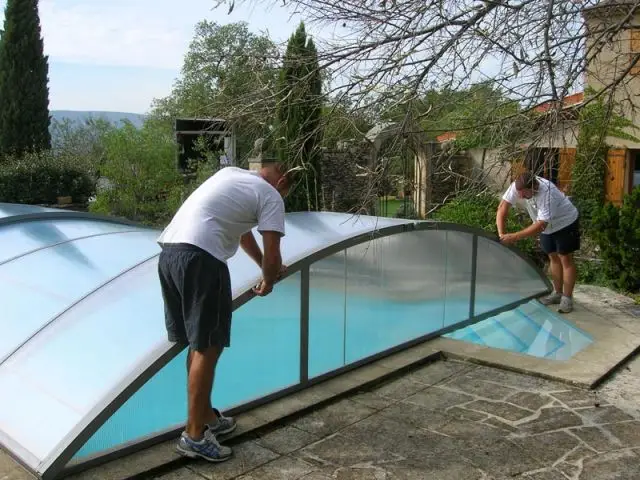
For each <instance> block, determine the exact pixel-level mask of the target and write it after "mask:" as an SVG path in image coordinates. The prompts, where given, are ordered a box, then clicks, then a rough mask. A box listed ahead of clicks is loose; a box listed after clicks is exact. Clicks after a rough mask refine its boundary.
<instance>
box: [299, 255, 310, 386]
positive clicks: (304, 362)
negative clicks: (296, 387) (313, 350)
mask: <svg viewBox="0 0 640 480" xmlns="http://www.w3.org/2000/svg"><path fill="white" fill-rule="evenodd" d="M307 381H309V266H308V265H307V266H306V267H304V268H303V269H302V270H301V272H300V382H301V383H305V382H307Z"/></svg>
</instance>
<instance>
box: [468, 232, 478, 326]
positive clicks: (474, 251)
mask: <svg viewBox="0 0 640 480" xmlns="http://www.w3.org/2000/svg"><path fill="white" fill-rule="evenodd" d="M477 270H478V236H477V235H475V234H474V235H473V239H472V240H471V292H470V294H469V318H473V317H474V315H475V303H476V278H477Z"/></svg>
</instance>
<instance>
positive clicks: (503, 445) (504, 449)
mask: <svg viewBox="0 0 640 480" xmlns="http://www.w3.org/2000/svg"><path fill="white" fill-rule="evenodd" d="M464 456H465V457H466V458H468V459H469V460H471V462H472V463H473V464H474V465H475V466H476V467H478V468H480V469H482V470H483V471H485V472H487V473H489V474H490V475H494V476H495V477H497V478H504V477H515V476H517V475H521V474H523V473H524V472H530V471H532V470H538V469H541V468H544V467H545V465H544V464H543V463H542V462H541V461H540V460H538V459H536V458H534V457H532V456H530V455H529V454H528V453H527V452H525V451H524V450H523V449H522V448H520V447H518V446H517V445H516V444H514V443H511V442H509V441H506V440H497V441H495V442H490V443H486V444H480V445H478V446H477V447H476V448H471V449H468V450H465V452H464Z"/></svg>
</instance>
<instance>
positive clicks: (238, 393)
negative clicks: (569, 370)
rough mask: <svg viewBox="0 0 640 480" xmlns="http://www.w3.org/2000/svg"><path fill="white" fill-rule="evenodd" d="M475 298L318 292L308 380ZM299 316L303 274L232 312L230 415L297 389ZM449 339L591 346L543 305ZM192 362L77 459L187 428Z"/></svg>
mask: <svg viewBox="0 0 640 480" xmlns="http://www.w3.org/2000/svg"><path fill="white" fill-rule="evenodd" d="M460 291H466V292H469V290H468V289H461V290H460ZM520 295H521V294H518V293H515V292H511V293H506V294H505V293H503V294H501V295H494V296H488V295H485V296H483V297H482V298H478V297H476V303H475V310H476V311H477V312H478V311H480V312H482V311H488V310H491V309H495V308H497V307H500V306H501V305H505V304H508V303H510V302H513V301H516V300H519V299H520V298H522V297H521V296H520ZM469 300H470V299H469V295H467V294H460V293H458V294H455V295H454V294H451V295H448V296H445V298H438V299H432V300H428V301H425V300H422V301H407V300H406V299H405V300H404V301H400V300H398V301H395V300H392V299H389V298H380V297H377V296H376V295H366V296H365V295H359V294H350V295H345V293H344V290H343V291H342V292H341V291H340V288H339V287H335V289H334V288H333V287H332V288H330V289H329V288H327V289H322V288H318V289H312V290H311V294H310V305H309V309H310V318H309V377H310V378H313V377H315V376H318V375H321V374H323V373H326V372H329V371H332V370H335V369H336V368H339V367H341V366H344V365H347V364H350V363H353V362H355V361H357V360H359V359H362V358H365V357H368V356H370V355H373V354H375V353H378V352H381V351H384V350H386V349H388V348H390V347H393V346H395V345H398V344H401V343H403V342H406V341H409V340H411V339H414V338H418V337H421V336H423V335H425V334H428V333H431V332H435V331H437V330H439V329H441V328H443V327H446V326H450V325H453V324H455V323H457V322H460V321H463V320H465V319H467V318H468V314H469ZM299 315H300V293H299V275H295V276H293V277H291V278H290V279H288V280H286V281H285V282H283V283H282V284H281V285H280V286H279V288H278V289H276V290H274V292H273V293H272V294H271V295H269V296H268V297H265V298H256V299H254V300H252V301H251V302H249V303H247V304H246V305H244V306H243V307H241V308H240V309H239V310H238V311H237V312H235V313H234V320H233V326H232V338H231V348H229V349H227V350H226V351H225V352H224V354H223V355H222V357H221V360H220V363H219V366H218V370H217V373H216V378H215V386H214V394H213V404H214V406H216V407H218V408H221V409H227V408H230V407H233V406H235V405H239V404H243V403H246V402H249V401H251V400H253V399H256V398H259V397H263V396H265V395H267V394H269V393H272V392H275V391H278V390H281V389H283V388H286V387H288V386H291V385H294V384H296V383H298V381H299V374H300V370H299V363H300V320H299V318H300V317H299ZM448 336H449V337H450V338H455V339H460V340H464V341H471V342H474V343H479V344H482V345H487V346H492V347H497V348H504V349H507V350H513V351H517V352H521V353H527V354H530V355H537V356H542V357H546V358H556V359H563V358H568V357H569V356H571V355H572V354H573V353H575V352H576V351H577V350H579V349H580V348H583V347H584V346H586V345H587V344H588V343H589V341H590V339H588V337H586V336H585V335H584V334H582V333H581V332H579V331H577V330H576V329H575V328H573V327H571V326H570V325H569V324H567V323H566V322H564V321H563V320H562V319H560V318H559V317H557V316H555V315H553V314H552V313H551V312H550V311H549V310H547V309H545V308H541V305H540V304H538V303H537V302H529V303H527V304H525V305H523V306H522V307H520V308H518V309H516V310H515V311H512V312H507V313H503V314H501V315H498V316H496V317H494V318H491V319H489V320H486V321H483V322H481V323H479V324H477V325H474V326H471V327H468V328H463V329H461V330H458V331H456V332H454V333H452V334H450V335H448ZM185 356H186V353H185V352H183V353H182V354H180V355H179V356H178V357H176V358H175V359H173V360H172V361H171V362H170V363H169V364H168V365H167V366H165V367H164V368H163V369H162V370H161V371H160V372H159V373H158V374H156V375H155V376H154V377H153V378H152V379H151V380H149V381H148V382H147V383H146V384H145V385H144V386H143V387H142V388H141V389H140V390H139V391H138V392H137V393H136V394H134V395H133V396H132V397H131V398H130V399H129V400H128V401H127V402H126V403H125V404H124V405H123V406H122V407H121V408H120V409H119V410H118V411H117V412H116V413H115V414H114V415H113V416H112V417H111V418H110V419H109V420H108V421H107V422H106V423H105V424H104V425H103V426H102V427H101V428H100V429H99V430H98V431H97V432H96V433H95V434H94V435H93V437H91V438H90V439H89V441H88V442H87V443H86V444H85V445H84V446H83V448H82V449H81V450H80V451H79V452H78V453H77V454H76V457H75V458H81V457H85V456H87V455H91V454H94V453H97V452H102V451H104V450H108V449H110V448H114V447H117V446H119V445H121V444H123V443H126V442H129V441H132V440H136V439H140V438H141V437H144V436H146V435H149V434H152V433H156V432H159V431H162V430H166V429H170V428H175V427H176V426H178V425H179V424H181V423H183V422H184V420H185V418H186V413H187V396H186V372H185Z"/></svg>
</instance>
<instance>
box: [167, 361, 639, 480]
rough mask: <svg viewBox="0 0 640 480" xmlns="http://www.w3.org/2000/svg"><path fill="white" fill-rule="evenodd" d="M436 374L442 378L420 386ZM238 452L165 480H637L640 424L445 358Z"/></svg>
mask: <svg viewBox="0 0 640 480" xmlns="http://www.w3.org/2000/svg"><path fill="white" fill-rule="evenodd" d="M429 369H432V370H433V373H432V374H431V375H434V377H433V378H437V377H438V376H439V377H440V378H439V379H438V380H435V381H433V382H431V381H428V382H425V383H423V382H421V381H420V379H424V378H425V376H428V375H430V374H428V370H429ZM438 372H439V373H438ZM442 372H449V373H450V374H447V375H440V374H441V373H442ZM365 394H366V395H365ZM363 398H366V400H365V401H364V402H361V401H360V400H362V399H363ZM377 398H381V399H386V400H385V401H382V402H377V401H376V399H377ZM357 399H360V400H357ZM370 405H375V408H373V407H371V406H370ZM461 412H468V413H470V415H468V416H465V415H463V414H461ZM235 449H236V452H237V453H236V455H235V457H234V458H232V459H231V460H229V461H228V462H226V463H225V464H221V465H213V466H211V465H208V464H205V463H204V462H193V463H189V464H188V465H187V466H186V467H183V468H180V469H178V470H176V471H174V472H170V473H168V474H165V475H163V476H159V477H157V478H161V479H163V480H202V479H203V478H207V479H209V480H227V479H237V480H258V479H260V480H262V479H264V480H272V479H274V480H275V479H283V480H294V479H295V480H298V479H300V480H302V479H304V480H329V479H333V480H338V479H339V480H369V479H370V480H410V479H411V480H413V479H415V480H417V479H420V480H423V479H429V480H431V479H434V480H507V479H521V480H525V479H527V480H609V479H627V480H638V479H640V415H637V414H635V413H634V412H632V411H625V410H622V409H620V408H618V407H617V406H616V404H615V400H613V401H609V400H608V398H606V397H604V396H603V395H600V393H599V392H595V393H594V392H588V391H584V390H580V389H576V388H574V387H570V386H567V385H566V384H562V383H556V382H552V381H549V380H543V379H537V378H532V377H529V376H526V375H521V374H515V373H512V372H505V371H503V370H499V369H495V368H491V367H486V366H478V365H475V364H469V363H466V362H459V361H455V360H443V361H439V362H437V363H434V364H430V365H427V366H425V367H422V368H419V369H416V370H414V371H412V372H408V373H407V374H405V375H404V376H403V377H402V378H401V379H396V380H391V381H388V382H386V383H385V384H382V385H378V386H375V387H371V388H369V389H368V390H367V391H366V392H361V393H358V394H354V395H353V396H352V397H349V398H345V399H341V400H338V401H336V402H335V403H333V404H331V405H328V406H325V407H323V408H322V409H319V410H316V411H314V412H313V413H310V414H307V415H304V416H302V417H300V418H298V419H295V420H292V421H290V422H287V423H286V424H283V425H281V426H279V427H275V428H274V429H272V430H271V431H269V432H268V433H265V434H263V435H259V436H258V438H256V439H252V440H247V441H246V442H243V443H241V444H240V445H238V446H237V447H235Z"/></svg>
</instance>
